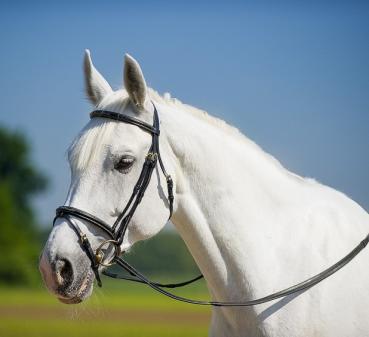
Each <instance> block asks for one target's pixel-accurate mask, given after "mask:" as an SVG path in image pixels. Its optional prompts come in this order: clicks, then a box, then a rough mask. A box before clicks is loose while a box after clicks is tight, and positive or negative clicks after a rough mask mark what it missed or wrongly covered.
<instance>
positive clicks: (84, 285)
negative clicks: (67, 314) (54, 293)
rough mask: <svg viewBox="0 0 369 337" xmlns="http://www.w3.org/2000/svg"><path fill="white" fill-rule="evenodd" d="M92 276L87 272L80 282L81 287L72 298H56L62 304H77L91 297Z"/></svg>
mask: <svg viewBox="0 0 369 337" xmlns="http://www.w3.org/2000/svg"><path fill="white" fill-rule="evenodd" d="M93 281H94V275H93V273H92V272H89V273H88V274H87V276H86V277H85V278H84V279H83V280H82V282H81V285H80V286H79V287H78V290H77V292H76V294H75V295H73V296H60V295H59V296H58V300H59V301H60V302H62V303H64V304H78V303H81V302H83V301H84V300H86V299H87V298H88V297H90V296H91V294H92V290H93Z"/></svg>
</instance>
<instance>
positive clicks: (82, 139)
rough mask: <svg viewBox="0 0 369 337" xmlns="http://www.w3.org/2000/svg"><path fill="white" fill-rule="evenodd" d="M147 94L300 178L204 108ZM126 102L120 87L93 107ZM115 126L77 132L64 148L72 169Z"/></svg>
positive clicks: (91, 156) (93, 153)
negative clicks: (187, 114) (241, 143)
mask: <svg viewBox="0 0 369 337" xmlns="http://www.w3.org/2000/svg"><path fill="white" fill-rule="evenodd" d="M148 95H149V97H150V98H151V99H152V100H153V101H154V102H158V103H161V104H165V105H166V106H171V107H173V108H175V109H181V110H182V111H185V112H186V113H190V114H192V115H193V116H194V117H196V118H197V119H200V120H202V121H205V122H206V123H208V124H209V125H211V126H213V127H216V128H218V129H219V130H220V131H222V132H224V133H225V134H226V135H228V136H230V137H235V138H236V139H238V140H240V141H242V142H245V143H247V145H248V146H250V147H252V148H254V150H255V151H258V152H260V154H262V155H263V156H264V157H265V158H266V159H267V160H269V162H270V163H272V164H274V165H276V167H277V168H279V169H280V170H284V171H285V172H286V173H288V174H289V175H290V176H291V177H294V178H295V179H301V177H300V176H298V175H296V174H294V173H292V172H289V171H288V170H286V169H285V168H284V167H283V166H282V165H281V163H280V162H279V161H278V160H277V159H276V158H274V157H273V156H272V155H270V154H268V153H267V152H265V151H263V150H262V148H261V147H260V146H259V145H257V144H256V143H255V142H253V141H252V140H250V139H249V138H247V137H246V136H245V135H244V134H243V133H241V132H240V131H239V130H238V129H237V128H236V127H234V126H231V125H229V124H228V123H226V122H225V121H224V120H222V119H220V118H216V117H214V116H211V115H209V114H208V113H207V112H206V111H204V110H201V109H198V108H195V107H193V106H191V105H189V104H185V103H182V102H181V101H180V100H178V99H177V98H173V97H171V95H170V94H169V93H165V94H164V95H163V96H162V95H160V94H159V93H158V92H157V91H155V90H154V89H152V88H148ZM128 103H129V97H128V94H127V92H126V91H125V90H124V89H121V90H118V91H115V92H113V93H112V94H110V95H108V96H107V97H105V98H104V99H103V100H102V101H101V102H100V104H99V105H98V106H97V107H96V108H97V109H106V110H111V111H116V112H119V113H122V112H123V111H124V110H125V108H126V106H127V104H128ZM115 127H116V124H115V123H114V122H112V121H109V120H106V121H105V122H103V123H99V124H95V123H89V124H88V125H87V126H86V127H85V128H84V129H83V130H82V131H81V132H80V133H79V134H78V135H77V137H76V138H75V140H74V141H73V142H72V144H71V146H70V147H69V149H68V151H67V153H68V159H69V162H70V165H71V168H72V170H76V171H79V172H81V171H83V170H85V169H86V167H87V166H88V165H89V164H90V163H91V162H93V160H95V159H96V158H97V157H98V154H99V153H101V151H103V150H104V149H103V144H106V143H108V142H109V139H111V138H112V136H113V135H114V130H115ZM309 180H310V181H311V182H313V183H314V182H315V180H313V179H309Z"/></svg>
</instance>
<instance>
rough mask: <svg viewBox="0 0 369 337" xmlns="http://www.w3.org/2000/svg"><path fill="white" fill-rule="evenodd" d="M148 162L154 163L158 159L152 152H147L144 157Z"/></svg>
mask: <svg viewBox="0 0 369 337" xmlns="http://www.w3.org/2000/svg"><path fill="white" fill-rule="evenodd" d="M146 158H147V159H149V160H150V161H155V160H156V159H157V158H158V154H157V153H154V152H149V153H148V154H147V156H146Z"/></svg>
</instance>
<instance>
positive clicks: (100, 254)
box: [95, 240, 121, 267]
mask: <svg viewBox="0 0 369 337" xmlns="http://www.w3.org/2000/svg"><path fill="white" fill-rule="evenodd" d="M107 244H112V245H113V247H114V254H113V257H112V259H111V260H110V261H109V262H107V263H106V262H103V260H104V252H103V250H102V249H103V248H104V246H106V245H107ZM120 253H121V251H120V246H119V244H118V242H117V241H116V240H106V241H104V242H102V243H101V244H100V246H99V247H97V249H96V252H95V259H96V262H97V263H98V264H101V265H102V266H104V267H109V266H111V265H113V264H114V260H115V258H116V257H117V256H119V255H120Z"/></svg>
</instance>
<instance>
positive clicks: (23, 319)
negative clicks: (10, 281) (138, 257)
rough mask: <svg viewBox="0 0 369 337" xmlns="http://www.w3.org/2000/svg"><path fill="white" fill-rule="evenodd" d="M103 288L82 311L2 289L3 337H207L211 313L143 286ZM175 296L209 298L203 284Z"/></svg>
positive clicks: (29, 292) (42, 294)
mask: <svg viewBox="0 0 369 337" xmlns="http://www.w3.org/2000/svg"><path fill="white" fill-rule="evenodd" d="M103 283H104V287H103V288H102V289H95V291H94V295H93V296H92V297H91V299H89V300H88V301H86V302H84V303H81V304H78V305H65V304H62V303H60V302H59V301H57V299H55V297H53V296H52V295H50V294H49V293H48V292H47V291H46V290H44V289H26V288H23V289H22V288H0V336H1V337H20V336H22V337H49V336H50V337H54V336H55V337H59V336H60V337H84V336H86V337H87V336H88V337H95V336H96V337H97V336H98V337H103V336H108V335H109V336H115V337H118V336H129V337H139V336H152V337H155V336H161V337H163V336H164V337H165V336H180V337H181V336H191V337H196V336H207V330H208V324H209V319H210V309H209V308H207V307H201V306H194V305H190V304H185V303H178V302H175V301H173V300H171V299H169V298H166V297H164V296H162V295H160V294H156V293H154V292H153V291H152V290H150V289H148V288H147V287H145V286H143V285H136V284H131V283H126V282H119V281H117V280H106V279H104V280H103ZM176 293H178V294H181V295H183V296H189V297H193V298H200V299H206V298H207V297H208V296H207V291H206V288H205V285H204V283H203V282H202V284H199V285H195V286H188V287H187V289H185V290H180V291H176Z"/></svg>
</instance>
